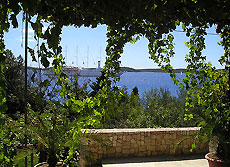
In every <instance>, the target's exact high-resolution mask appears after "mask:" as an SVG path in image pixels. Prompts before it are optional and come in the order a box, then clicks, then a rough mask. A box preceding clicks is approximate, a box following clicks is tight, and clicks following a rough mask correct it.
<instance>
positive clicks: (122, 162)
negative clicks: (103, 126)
mask: <svg viewBox="0 0 230 167" xmlns="http://www.w3.org/2000/svg"><path fill="white" fill-rule="evenodd" d="M102 166H103V167H208V162H207V160H206V159H205V158H204V155H189V156H186V155H185V156H156V157H132V158H128V157H127V158H108V159H104V160H103V161H102Z"/></svg>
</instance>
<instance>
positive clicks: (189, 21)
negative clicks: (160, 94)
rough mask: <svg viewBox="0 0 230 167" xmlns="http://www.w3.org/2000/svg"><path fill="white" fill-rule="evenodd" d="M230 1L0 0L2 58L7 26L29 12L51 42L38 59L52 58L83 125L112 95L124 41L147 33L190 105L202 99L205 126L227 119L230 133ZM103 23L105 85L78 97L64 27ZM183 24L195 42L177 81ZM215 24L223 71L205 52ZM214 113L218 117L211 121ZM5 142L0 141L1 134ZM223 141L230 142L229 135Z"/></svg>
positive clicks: (1, 90) (0, 94) (154, 54)
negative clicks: (177, 38) (67, 63)
mask: <svg viewBox="0 0 230 167" xmlns="http://www.w3.org/2000/svg"><path fill="white" fill-rule="evenodd" d="M207 4H208V5H207ZM229 6H230V4H229V1H228V0H214V1H212V2H211V3H210V1H208V0H174V1H170V0H146V1H141V0H137V1H133V0H126V1H117V0H110V1H102V0H78V1H76V0H68V1H66V0H59V1H56V0H39V1H34V0H22V1H17V0H2V1H1V2H0V62H2V61H3V60H4V58H5V46H4V40H3V37H4V32H7V31H8V29H9V27H10V26H13V27H14V28H17V26H18V20H17V17H16V16H17V15H18V14H19V13H20V12H24V13H27V14H28V16H29V17H28V18H25V20H27V21H28V22H29V24H30V25H31V27H32V28H33V29H34V30H35V32H36V36H35V38H41V39H43V40H44V41H46V42H45V43H42V44H41V46H40V54H39V56H40V57H39V58H40V59H41V63H42V65H43V66H44V67H48V66H49V65H50V64H52V66H53V68H54V71H55V72H56V73H57V74H58V77H57V84H58V85H59V86H61V90H60V96H61V97H62V98H64V99H66V106H68V107H70V108H71V109H72V110H73V111H75V112H77V113H79V115H80V116H79V118H78V121H79V122H78V123H77V125H76V126H80V125H82V124H83V122H84V121H82V120H87V124H88V125H92V124H93V123H95V122H96V120H97V119H98V118H99V119H100V117H101V116H102V114H103V112H104V111H103V107H101V106H102V105H103V103H105V99H106V98H107V97H108V94H107V92H108V90H109V89H110V88H109V87H108V86H107V85H108V84H109V83H110V81H109V77H110V76H114V74H115V73H117V72H118V71H119V64H120V61H119V58H120V55H121V54H122V53H123V47H124V46H125V44H126V43H128V42H135V40H134V39H135V38H136V37H145V38H147V39H148V41H149V45H148V46H149V53H150V58H151V59H153V61H154V62H155V63H157V64H158V65H159V66H160V67H161V68H162V69H163V70H165V71H167V72H170V73H171V77H172V79H173V80H174V82H175V83H176V84H180V86H181V87H184V88H186V89H187V90H188V97H187V103H186V104H187V106H188V107H189V108H190V109H191V111H192V108H193V107H194V105H198V106H199V107H201V108H200V111H194V112H195V114H196V113H197V114H199V115H200V116H207V119H206V118H205V117H204V123H203V125H207V126H204V127H208V129H210V130H209V132H213V133H214V132H215V128H216V127H219V126H221V127H222V126H223V127H226V128H224V129H225V130H226V131H227V132H228V133H227V134H229V101H230V90H229V26H228V25H229V22H230V19H229V18H230V13H229ZM32 17H35V18H36V19H35V21H32V19H31V18H32ZM44 23H45V24H48V28H47V30H46V31H45V32H44V33H42V27H43V26H44ZM99 24H105V25H107V26H108V33H107V38H108V39H107V43H108V45H107V48H106V53H107V55H108V57H107V60H106V63H105V69H104V71H105V73H104V76H105V78H104V79H103V80H101V82H100V83H99V86H101V85H104V86H103V87H101V90H100V91H98V93H97V94H96V95H95V97H94V98H85V99H84V100H79V99H76V98H74V96H73V93H71V86H70V85H69V82H68V77H67V75H66V74H64V73H63V72H62V67H63V64H64V60H63V57H62V54H61V52H62V48H61V46H60V41H61V37H60V35H61V33H62V27H63V26H70V25H72V26H75V27H76V28H78V27H81V26H86V27H91V28H95V27H97V26H98V25H99ZM178 25H182V28H183V29H184V32H185V33H186V35H187V36H188V37H190V41H189V42H188V43H187V46H188V48H189V49H190V52H189V54H188V55H187V56H186V61H187V62H188V67H187V74H186V78H185V79H184V80H183V82H182V83H180V82H179V81H178V80H177V78H176V76H175V74H174V73H173V68H172V66H171V65H170V58H171V57H173V56H174V55H175V53H174V50H173V49H174V44H173V39H174V37H173V35H172V34H171V32H172V31H173V30H175V29H176V27H177V26H178ZM213 25H215V26H216V27H217V30H216V32H217V33H219V34H220V35H221V38H222V41H221V43H220V44H221V45H222V46H223V48H224V50H225V54H224V55H223V56H222V57H221V58H220V63H221V64H223V65H225V70H222V71H216V69H215V68H214V67H213V66H212V65H211V64H209V63H205V57H204V56H202V54H201V51H202V50H203V49H204V48H205V44H204V38H205V35H206V30H207V29H208V28H210V27H212V26H213ZM193 32H194V33H193ZM137 39H138V38H137ZM30 51H31V50H30ZM31 53H33V52H32V51H31ZM32 56H33V54H32ZM48 58H53V60H52V62H49V60H48ZM0 70H1V73H0V81H1V82H0V83H1V85H0V98H1V99H0V109H1V114H2V111H5V110H6V108H5V97H6V95H5V86H6V85H5V79H4V75H3V73H4V68H3V66H2V65H1V69H0ZM216 98H217V100H215V99H216ZM214 113H216V114H214ZM188 115H190V114H188ZM190 116H191V115H190ZM210 117H212V118H210ZM2 118H3V117H2ZM211 120H215V121H212V123H211V124H210V121H211ZM84 123H85V122H84ZM216 125H217V126H216ZM217 135H218V134H217ZM225 137H226V136H225ZM0 141H1V142H0V145H1V144H2V139H0ZM225 141H228V142H229V138H228V136H227V137H226V140H225ZM225 155H226V154H225ZM227 155H228V156H229V155H230V154H227ZM1 157H2V156H1ZM227 158H228V159H230V158H229V157H227ZM225 159H226V157H225Z"/></svg>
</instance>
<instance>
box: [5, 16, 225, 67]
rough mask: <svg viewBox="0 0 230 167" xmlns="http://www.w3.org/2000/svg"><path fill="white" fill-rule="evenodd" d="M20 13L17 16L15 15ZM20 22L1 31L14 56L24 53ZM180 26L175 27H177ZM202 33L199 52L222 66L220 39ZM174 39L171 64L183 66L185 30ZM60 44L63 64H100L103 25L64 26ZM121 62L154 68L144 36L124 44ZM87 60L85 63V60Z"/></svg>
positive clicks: (131, 65) (208, 59)
mask: <svg viewBox="0 0 230 167" xmlns="http://www.w3.org/2000/svg"><path fill="white" fill-rule="evenodd" d="M19 17H20V16H19ZM22 24H24V23H22V22H19V27H18V28H17V29H13V28H11V29H10V31H9V32H8V33H6V34H5V44H6V48H7V49H10V50H12V51H13V53H14V54H15V55H16V56H18V55H20V54H21V55H22V56H23V57H24V48H23V47H24V42H23V37H24V34H23V32H24V30H23V27H25V26H22ZM180 29H181V28H180V27H178V30H180ZM208 33H211V34H208V35H207V36H206V50H204V52H203V54H204V55H206V56H207V61H208V62H211V63H212V64H213V65H215V66H216V67H217V68H223V67H222V66H220V64H219V63H218V59H219V57H220V56H221V55H223V48H222V47H221V46H218V45H217V42H218V41H219V40H220V37H219V36H218V35H213V33H215V28H214V27H213V28H211V29H209V30H208ZM173 34H174V37H175V39H174V43H175V53H176V54H175V57H174V58H173V59H172V61H171V62H172V65H173V67H174V68H185V67H186V62H185V61H184V58H185V54H186V53H188V49H187V48H186V47H185V44H184V41H188V38H187V37H186V36H185V33H181V32H174V33H173ZM61 37H62V41H61V45H62V47H63V55H64V56H67V65H69V66H78V67H96V66H97V61H98V60H101V62H102V65H104V62H105V57H106V53H105V48H106V40H107V38H106V26H104V25H100V26H98V27H97V28H95V29H91V28H85V27H81V28H75V27H73V26H72V27H64V28H63V31H62V35H61ZM36 44H37V43H36V41H35V40H34V38H33V31H32V29H31V28H29V46H30V47H31V48H36ZM87 60H88V61H87ZM120 60H121V63H122V66H126V67H132V68H158V67H157V65H156V64H155V63H154V62H153V61H152V60H150V59H149V54H148V41H147V40H146V39H145V38H143V37H142V38H141V39H140V40H139V41H137V42H136V43H135V44H126V46H125V48H124V53H123V54H122V57H121V59H120ZM87 62H88V63H87ZM28 65H29V66H38V64H37V63H33V62H31V58H30V57H29V61H28Z"/></svg>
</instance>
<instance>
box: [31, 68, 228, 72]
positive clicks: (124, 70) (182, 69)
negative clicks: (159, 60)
mask: <svg viewBox="0 0 230 167" xmlns="http://www.w3.org/2000/svg"><path fill="white" fill-rule="evenodd" d="M75 68H76V67H75ZM28 69H39V68H38V67H28ZM47 69H52V68H51V67H48V68H46V70H47ZM84 69H91V70H92V69H96V68H84ZM41 70H45V68H41ZM218 70H220V69H217V71H218ZM223 70H224V69H223ZM121 72H155V73H167V72H165V71H163V70H162V69H160V68H152V69H150V68H148V69H135V68H130V67H121ZM173 72H174V73H185V72H186V69H184V68H179V69H173Z"/></svg>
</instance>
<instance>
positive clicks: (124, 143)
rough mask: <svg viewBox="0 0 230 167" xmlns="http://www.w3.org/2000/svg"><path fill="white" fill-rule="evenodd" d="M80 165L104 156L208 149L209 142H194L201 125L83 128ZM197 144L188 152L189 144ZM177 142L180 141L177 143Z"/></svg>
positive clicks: (198, 151) (184, 152)
mask: <svg viewBox="0 0 230 167" xmlns="http://www.w3.org/2000/svg"><path fill="white" fill-rule="evenodd" d="M81 132H82V138H81V166H87V165H88V164H92V163H93V164H94V163H100V160H101V159H103V158H107V157H139V156H156V155H180V154H191V153H192V154H194V153H206V152H208V143H207V142H206V143H197V142H196V141H195V138H194V137H195V136H196V135H197V134H198V133H199V132H200V128H198V127H192V128H157V129H152V128H143V129H83V130H82V131H81ZM195 142H196V144H197V147H196V148H195V149H194V150H193V152H190V149H191V147H192V144H193V143H195ZM179 143H180V144H179Z"/></svg>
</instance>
